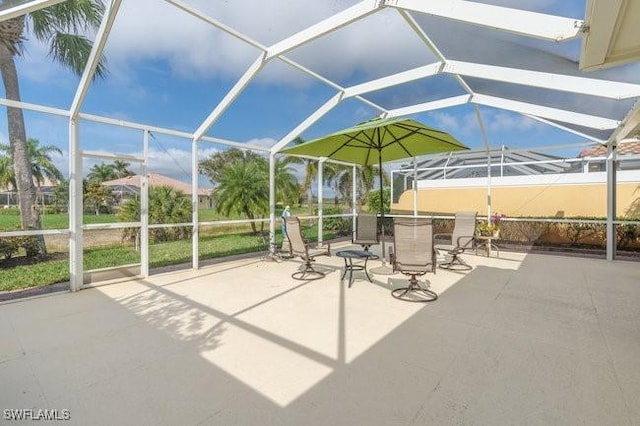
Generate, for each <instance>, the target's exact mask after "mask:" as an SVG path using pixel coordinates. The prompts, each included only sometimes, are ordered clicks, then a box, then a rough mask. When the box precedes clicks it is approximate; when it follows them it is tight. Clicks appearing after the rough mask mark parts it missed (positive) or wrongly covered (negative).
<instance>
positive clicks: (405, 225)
mask: <svg viewBox="0 0 640 426" xmlns="http://www.w3.org/2000/svg"><path fill="white" fill-rule="evenodd" d="M390 255H391V265H392V266H393V270H394V271H398V272H401V273H403V274H405V275H408V276H409V277H410V278H409V285H408V286H407V287H402V288H397V289H394V290H392V291H391V295H392V296H393V297H395V298H396V299H400V300H404V301H407V302H433V301H434V300H436V299H437V298H438V295H437V294H436V293H435V292H434V291H432V290H430V289H428V288H423V287H421V286H420V284H418V278H417V277H419V276H422V275H424V274H426V273H427V272H432V273H435V271H436V253H435V250H434V247H433V225H432V224H431V220H429V219H424V218H408V219H398V220H394V222H393V251H392V252H391V253H390Z"/></svg>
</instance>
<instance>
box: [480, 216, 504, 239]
mask: <svg viewBox="0 0 640 426" xmlns="http://www.w3.org/2000/svg"><path fill="white" fill-rule="evenodd" d="M505 217H507V216H506V215H504V214H502V213H494V214H492V215H491V217H490V218H489V222H483V223H481V224H480V225H479V226H478V233H479V235H482V236H487V237H491V236H493V237H496V236H497V235H498V234H499V233H500V222H501V221H502V219H504V218H505Z"/></svg>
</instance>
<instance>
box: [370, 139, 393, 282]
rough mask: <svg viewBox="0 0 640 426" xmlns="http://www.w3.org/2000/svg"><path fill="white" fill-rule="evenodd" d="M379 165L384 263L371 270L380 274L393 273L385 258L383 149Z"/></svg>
mask: <svg viewBox="0 0 640 426" xmlns="http://www.w3.org/2000/svg"><path fill="white" fill-rule="evenodd" d="M378 166H379V167H380V220H381V222H382V265H381V266H378V267H377V268H372V269H371V272H373V273H374V274H380V275H391V274H393V269H392V268H389V267H388V266H387V259H386V258H385V254H386V253H385V250H384V187H383V185H382V173H383V171H382V151H380V150H378Z"/></svg>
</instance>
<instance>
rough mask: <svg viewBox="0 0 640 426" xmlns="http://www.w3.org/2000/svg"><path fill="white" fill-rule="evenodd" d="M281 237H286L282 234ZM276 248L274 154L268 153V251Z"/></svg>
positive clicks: (273, 252) (273, 251) (272, 252)
mask: <svg viewBox="0 0 640 426" xmlns="http://www.w3.org/2000/svg"><path fill="white" fill-rule="evenodd" d="M282 238H285V239H286V237H285V236H284V235H283V236H282ZM275 249H276V155H275V154H274V153H270V154H269V252H270V253H271V255H275V254H276V253H275Z"/></svg>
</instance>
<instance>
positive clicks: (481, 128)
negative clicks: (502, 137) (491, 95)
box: [475, 105, 492, 223]
mask: <svg viewBox="0 0 640 426" xmlns="http://www.w3.org/2000/svg"><path fill="white" fill-rule="evenodd" d="M475 110H476V118H477V119H478V125H479V126H480V133H481V134H482V140H483V141H484V148H485V150H486V151H487V223H491V206H492V200H491V149H490V148H489V140H488V138H487V132H486V131H485V128H484V121H483V120H482V115H481V114H480V107H479V106H478V105H475Z"/></svg>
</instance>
